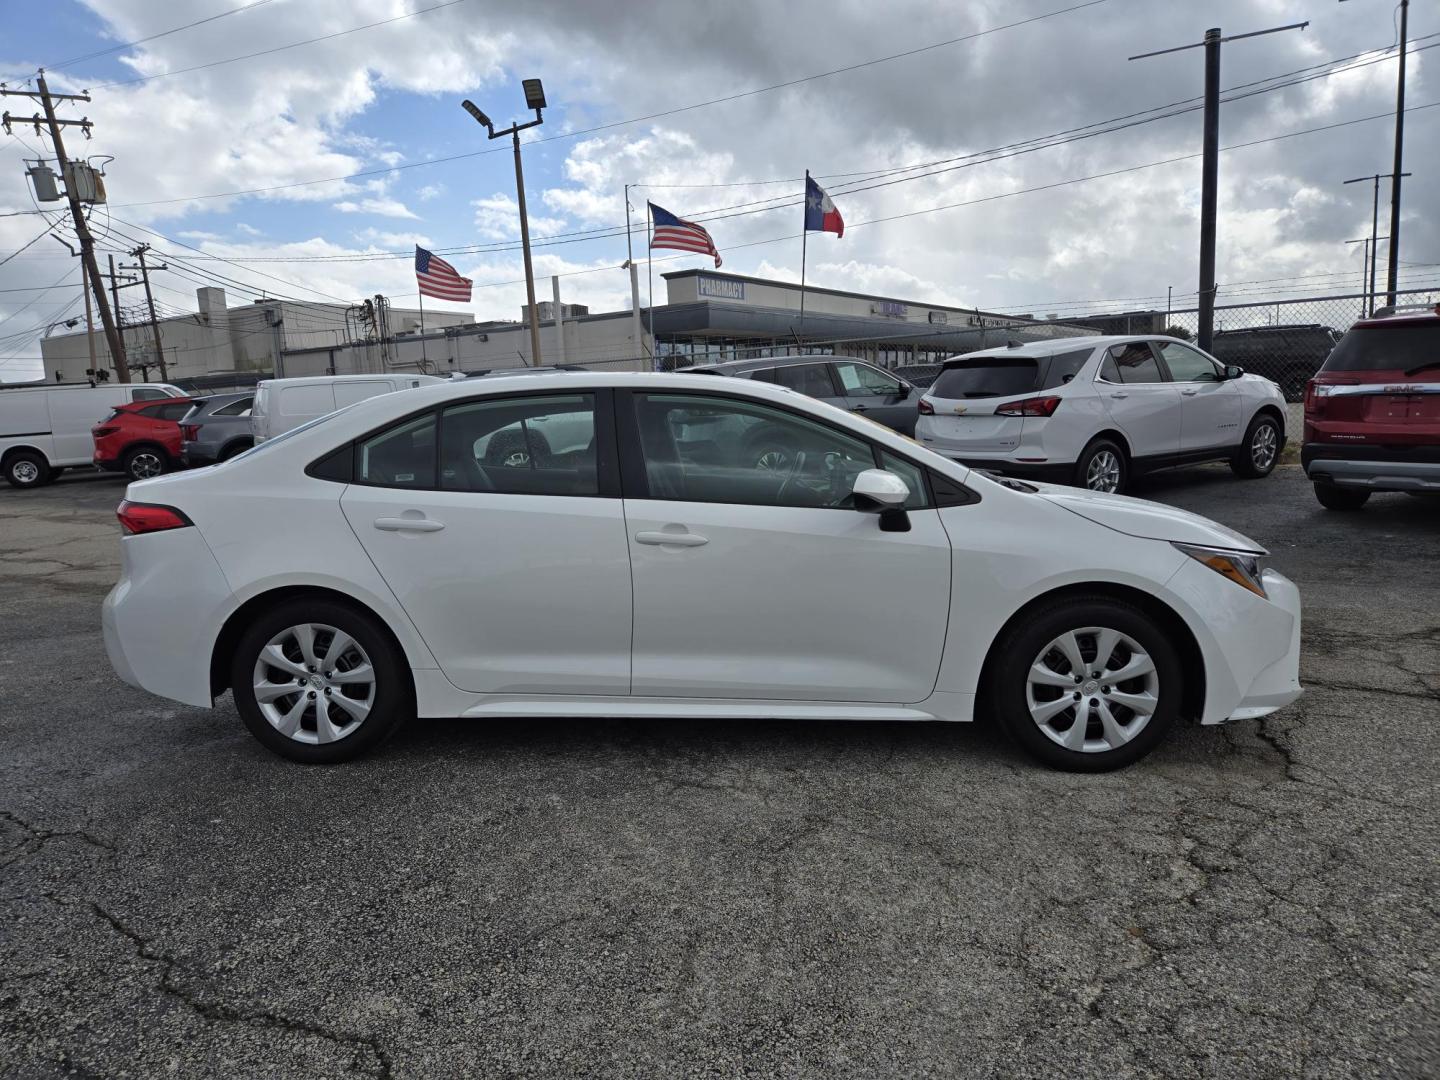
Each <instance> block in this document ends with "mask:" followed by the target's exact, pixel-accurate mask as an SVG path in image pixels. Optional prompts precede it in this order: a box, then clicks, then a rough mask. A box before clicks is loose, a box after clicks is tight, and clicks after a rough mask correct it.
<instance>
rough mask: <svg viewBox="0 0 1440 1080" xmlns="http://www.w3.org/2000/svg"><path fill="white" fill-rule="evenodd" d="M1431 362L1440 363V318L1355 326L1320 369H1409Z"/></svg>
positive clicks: (1438, 369) (1439, 369)
mask: <svg viewBox="0 0 1440 1080" xmlns="http://www.w3.org/2000/svg"><path fill="white" fill-rule="evenodd" d="M1431 362H1436V363H1440V320H1436V321H1435V322H1434V323H1432V324H1421V325H1416V324H1415V323H1411V324H1409V325H1405V324H1400V325H1397V326H1364V327H1360V326H1357V327H1355V328H1353V329H1351V330H1350V331H1348V332H1347V333H1346V334H1345V336H1344V337H1342V338H1341V339H1340V343H1339V344H1338V345H1336V346H1335V348H1334V349H1333V350H1332V351H1331V353H1330V356H1329V357H1328V358H1327V359H1326V361H1325V364H1324V366H1323V367H1322V368H1321V369H1320V370H1321V371H1408V370H1410V369H1411V368H1414V367H1418V366H1419V365H1421V364H1428V363H1431ZM1435 370H1437V371H1440V368H1436V369H1435Z"/></svg>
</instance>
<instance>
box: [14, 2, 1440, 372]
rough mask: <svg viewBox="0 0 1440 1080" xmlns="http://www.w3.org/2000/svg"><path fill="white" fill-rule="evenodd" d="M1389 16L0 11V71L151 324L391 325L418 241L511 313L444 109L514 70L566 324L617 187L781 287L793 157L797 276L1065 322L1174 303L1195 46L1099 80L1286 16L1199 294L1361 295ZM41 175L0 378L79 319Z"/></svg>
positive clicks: (1045, 5)
mask: <svg viewBox="0 0 1440 1080" xmlns="http://www.w3.org/2000/svg"><path fill="white" fill-rule="evenodd" d="M1066 9H1072V10H1066ZM1394 17H1395V15H1394V9H1393V6H1392V3H1391V0H1350V2H1349V3H1343V4H1340V3H1336V2H1335V0H1096V2H1092V3H1089V4H1083V3H1082V0H971V2H967V3H965V4H957V3H947V2H941V0H928V2H924V0H892V2H890V3H886V4H876V3H873V2H872V0H824V2H818V0H814V2H812V0H795V2H792V3H785V4H777V3H773V2H760V0H730V2H729V3H725V4H716V3H698V2H693V0H679V2H674V0H672V2H670V3H659V2H656V0H626V2H624V3H593V2H586V0H564V2H561V0H550V2H547V0H258V2H257V0H249V2H247V0H168V2H167V3H164V4H157V3H155V2H154V0H50V2H47V3H45V4H26V5H12V6H8V10H7V14H6V32H5V35H4V39H3V41H0V81H6V82H8V83H9V84H10V86H11V87H12V88H15V87H22V86H24V84H25V80H26V79H27V78H31V77H32V76H33V74H34V72H35V71H36V69H37V68H39V67H41V66H43V67H44V68H45V69H46V71H47V73H48V77H49V79H50V85H51V89H52V90H56V91H64V92H72V93H73V92H78V91H80V90H82V89H89V91H90V92H91V94H92V96H93V100H92V101H91V102H90V103H89V104H88V105H87V104H83V103H71V104H69V105H67V106H65V107H64V108H63V110H62V113H61V115H62V116H65V117H68V118H79V117H81V116H88V117H89V118H90V119H91V120H92V121H93V122H94V125H95V129H94V138H93V139H92V140H90V141H89V142H87V141H86V140H85V139H84V138H83V137H82V136H81V135H80V133H79V131H78V130H74V129H72V130H71V131H70V132H69V133H68V134H67V135H66V141H67V149H69V150H70V152H71V153H72V155H76V156H79V155H113V157H114V161H113V162H111V163H109V164H108V165H107V166H106V174H107V186H108V192H109V199H110V205H109V206H108V207H106V208H101V209H97V210H96V211H95V213H94V215H93V217H92V225H93V226H94V228H95V231H96V232H97V234H98V235H99V236H101V237H103V239H102V241H101V246H100V250H101V251H102V253H104V252H116V253H119V252H123V251H124V250H126V249H128V248H132V247H134V246H135V244H136V243H138V242H139V241H141V240H148V241H149V242H151V243H152V244H153V245H154V246H155V248H156V249H157V250H158V251H159V252H161V253H163V256H164V257H165V258H166V259H167V261H169V263H170V266H171V267H172V269H171V270H168V271H165V272H162V273H159V274H157V275H156V276H155V281H156V284H157V287H158V290H159V291H158V293H157V301H158V302H159V303H160V304H162V305H163V306H164V307H165V308H166V309H167V310H170V311H193V310H194V308H195V303H194V290H195V288H196V286H197V285H199V284H220V283H223V284H224V285H225V286H226V288H227V291H228V292H229V294H230V297H231V299H232V301H233V302H244V301H246V300H249V299H251V298H253V297H255V296H258V295H260V294H261V293H262V292H263V293H265V294H268V295H281V296H290V297H299V298H303V299H311V300H330V299H343V300H345V301H352V300H355V299H358V298H360V297H364V296H368V295H373V294H375V293H384V294H385V295H387V296H389V297H390V298H391V300H392V302H393V303H395V304H397V305H412V304H413V303H414V301H415V295H414V294H415V284H414V277H413V273H412V270H411V262H410V258H409V254H408V252H409V251H410V249H411V248H412V246H413V245H414V244H415V243H419V244H422V245H424V246H427V247H430V248H433V249H435V250H438V251H450V250H455V249H459V250H456V253H455V254H453V255H450V256H448V257H449V258H450V261H452V262H454V263H455V265H456V266H457V268H458V269H459V270H460V272H461V273H463V274H465V275H466V276H468V277H472V278H473V279H474V280H475V282H476V285H477V290H476V293H475V300H474V302H473V303H472V304H470V305H448V306H451V307H463V308H464V309H465V310H473V311H474V312H475V314H476V316H477V317H479V318H482V319H484V318H515V317H517V315H518V312H519V309H520V306H521V304H522V303H523V297H524V287H523V284H520V283H517V279H519V278H521V277H522V274H523V270H522V266H521V261H520V257H519V253H518V251H517V250H516V243H517V240H518V224H517V219H516V213H515V186H514V172H513V167H512V160H511V157H510V154H509V152H508V150H509V147H508V143H507V142H495V143H488V142H487V141H486V140H485V139H484V132H483V129H481V128H479V127H478V126H477V125H476V124H475V123H474V121H472V120H471V119H470V118H469V116H468V115H466V114H465V113H464V112H463V111H462V110H461V109H460V106H459V102H460V101H461V100H462V99H463V98H465V97H471V98H473V99H474V100H475V101H476V102H477V104H479V105H480V106H481V107H482V108H483V109H484V110H485V111H487V112H488V113H489V114H490V115H491V116H492V117H494V118H495V119H496V120H497V121H498V122H502V123H503V122H508V121H509V120H510V119H512V118H513V119H523V118H525V112H524V99H523V94H522V92H521V89H520V80H521V79H522V78H526V77H530V76H539V77H542V78H543V79H544V81H545V90H546V94H547V96H548V98H549V101H550V108H549V109H548V110H547V111H546V114H545V123H544V125H543V126H542V127H539V128H536V129H534V130H532V131H530V132H527V133H526V134H527V136H528V137H529V141H528V143H527V146H526V149H525V168H526V182H527V190H528V194H529V209H530V221H531V233H532V236H533V237H534V238H535V240H536V247H535V269H536V274H537V276H540V275H544V276H546V277H548V275H551V274H562V275H565V276H564V277H562V278H561V282H562V289H563V291H564V296H565V299H566V300H567V301H575V302H581V303H588V304H590V305H591V306H592V310H615V309H620V308H626V307H628V306H629V282H628V275H627V274H626V273H625V272H624V271H622V270H620V269H619V268H618V267H619V264H620V263H621V262H622V261H623V260H624V258H625V255H626V240H625V235H624V232H623V226H624V224H625V219H626V213H625V206H624V200H623V198H622V189H623V186H624V185H625V184H626V183H631V184H643V185H648V186H647V187H645V188H642V189H640V190H639V191H638V192H632V201H633V202H634V203H635V205H636V206H637V208H638V210H639V213H638V215H637V222H639V223H640V224H639V234H638V236H637V240H636V245H637V251H638V250H641V249H643V246H644V245H643V215H644V203H645V199H646V198H647V197H649V198H651V199H653V200H654V201H656V202H658V203H660V204H661V205H663V206H665V207H666V208H668V209H670V210H672V211H674V212H676V213H679V214H681V215H683V216H689V217H694V216H701V217H704V216H705V215H707V214H709V213H711V212H714V213H715V214H716V215H717V216H716V217H715V219H714V220H713V221H710V222H709V223H708V224H709V227H710V230H711V232H712V234H713V235H714V237H715V239H716V242H717V243H718V244H719V246H720V248H721V250H722V253H723V254H724V256H725V269H726V270H733V271H736V272H739V273H745V274H755V275H760V276H767V277H780V278H798V275H799V269H800V242H799V238H798V237H799V223H800V222H799V218H800V209H799V198H800V192H801V184H800V181H799V179H798V178H799V177H801V176H802V175H803V174H804V171H805V170H806V169H807V168H808V169H809V170H810V171H811V172H812V173H813V174H815V175H816V176H817V177H820V178H822V179H821V182H822V183H823V184H825V185H826V187H827V188H828V189H829V190H830V192H831V195H832V197H833V198H834V200H835V202H836V204H837V205H838V206H839V208H840V210H841V212H842V213H843V214H844V216H845V220H846V222H847V226H848V228H847V232H846V235H845V237H844V238H843V239H840V240H837V239H836V238H835V237H833V236H821V235H818V234H817V235H816V236H815V237H813V238H812V240H811V243H810V257H809V269H808V276H809V280H810V281H811V282H813V283H815V284H817V285H828V286H832V287H837V288H845V289H853V290H859V291H867V292H877V293H882V294H886V295H895V296H898V297H901V298H910V299H916V300H921V301H924V300H935V301H950V302H954V303H963V304H966V305H970V304H974V305H979V306H981V307H986V308H989V309H992V310H1005V311H1014V312H1035V313H1037V314H1049V313H1052V312H1056V313H1062V314H1064V313H1075V312H1079V311H1081V310H1088V309H1102V308H1103V309H1119V308H1124V307H1140V306H1148V305H1150V304H1152V303H1155V302H1157V298H1158V302H1159V303H1161V304H1163V302H1164V298H1165V293H1166V289H1167V287H1170V286H1173V288H1174V293H1175V297H1176V300H1175V303H1176V306H1177V307H1181V306H1189V305H1191V304H1193V302H1194V290H1195V287H1196V243H1197V240H1196V237H1197V229H1198V203H1199V177H1200V164H1199V161H1198V160H1196V159H1193V158H1186V157H1185V155H1191V154H1194V153H1196V152H1197V151H1198V150H1199V147H1200V113H1199V112H1198V111H1183V110H1185V109H1187V108H1188V107H1189V106H1191V105H1194V104H1196V102H1194V101H1193V100H1191V99H1194V98H1195V97H1196V96H1197V95H1199V93H1200V92H1201V89H1202V84H1203V69H1202V54H1201V51H1200V50H1192V51H1189V52H1183V53H1177V54H1173V55H1169V56H1163V57H1156V58H1154V59H1148V60H1139V61H1134V62H1128V61H1127V60H1126V57H1128V56H1130V55H1132V54H1135V53H1141V52H1146V51H1149V50H1153V49H1160V48H1165V47H1168V46H1172V45H1179V44H1184V43H1186V42H1189V41H1198V40H1199V39H1200V37H1201V36H1202V35H1203V33H1204V31H1205V29H1206V28H1207V27H1209V26H1220V27H1222V28H1223V30H1224V31H1225V32H1226V33H1227V34H1238V33H1244V32H1247V31H1254V30H1261V29H1265V28H1268V27H1270V26H1275V25H1281V24H1284V23H1289V22H1297V21H1301V20H1309V21H1310V25H1309V27H1308V28H1307V29H1305V30H1304V31H1300V32H1297V31H1292V32H1288V33H1282V34H1275V35H1271V36H1268V37H1261V38H1255V39H1251V40H1247V41H1239V42H1235V43H1233V44H1231V45H1227V46H1226V47H1225V55H1224V62H1223V72H1222V85H1223V86H1224V87H1226V88H1243V89H1239V90H1238V91H1237V93H1238V94H1242V95H1247V96H1239V97H1237V99H1236V100H1234V101H1233V102H1230V103H1228V104H1227V105H1226V106H1225V107H1224V109H1223V111H1222V120H1221V143H1222V146H1232V145H1234V144H1240V143H1252V142H1255V141H1256V140H1270V141H1264V142H1259V143H1258V144H1257V145H1252V146H1244V147H1236V148H1235V149H1233V150H1229V151H1227V152H1226V153H1225V154H1223V155H1222V158H1221V167H1220V168H1221V194H1220V234H1219V256H1218V262H1219V266H1218V278H1219V280H1220V282H1221V293H1220V296H1221V302H1222V303H1223V302H1225V300H1226V299H1230V300H1232V301H1236V300H1240V299H1249V298H1252V297H1254V298H1260V297H1264V298H1269V297H1272V296H1285V295H1302V294H1315V295H1319V294H1324V293H1328V292H1338V291H1347V292H1348V291H1352V289H1353V287H1354V285H1355V284H1356V283H1357V282H1358V281H1359V279H1360V273H1361V269H1360V268H1361V259H1362V254H1361V252H1360V250H1359V249H1360V245H1358V244H1356V245H1347V244H1346V243H1345V241H1347V240H1349V239H1351V238H1354V237H1359V236H1362V235H1366V234H1368V232H1369V226H1370V187H1369V185H1367V184H1353V185H1350V186H1349V187H1346V186H1344V185H1343V184H1342V183H1341V182H1342V181H1343V180H1345V179H1347V178H1349V177H1352V176H1357V175H1362V174H1371V173H1375V172H1388V171H1389V170H1390V162H1391V154H1392V152H1393V151H1392V146H1393V143H1392V138H1393V123H1392V121H1391V120H1390V119H1389V118H1388V117H1384V118H1381V119H1372V120H1364V118H1366V117H1373V116H1376V115H1377V114H1388V113H1389V112H1390V111H1391V110H1393V108H1394V104H1395V77H1396V63H1395V60H1394V52H1393V45H1394V43H1395V40H1396V28H1395V22H1394ZM198 20H205V21H201V22H199V23H198V25H193V26H189V27H187V28H184V29H177V28H180V27H185V25H186V24H189V23H196V22H197V21H198ZM371 24H379V25H371ZM169 31H174V32H169ZM1430 35H1433V36H1430ZM322 36H323V37H326V40H320V41H312V40H310V39H315V38H320V37H322ZM145 39H148V40H145ZM1410 39H1411V42H1412V49H1421V50H1424V49H1426V48H1427V47H1428V46H1432V45H1434V44H1440V7H1437V6H1435V5H1432V4H1425V3H1421V4H1415V5H1412V12H1411V21H1410ZM299 43H304V44H299ZM292 45H293V47H288V46H292ZM1386 49H1391V50H1392V51H1390V52H1388V53H1386V52H1384V51H1383V50H1386ZM1372 50H1373V51H1372ZM257 53H264V55H251V54H257ZM1347 57H1353V59H1350V60H1348V61H1346V59H1345V58H1347ZM1436 59H1440V53H1432V52H1429V51H1419V52H1412V54H1411V56H1410V58H1409V78H1408V97H1407V104H1408V105H1409V106H1411V108H1412V109H1413V110H1414V111H1412V112H1411V113H1410V114H1409V115H1408V117H1407V127H1406V135H1407V138H1406V161H1405V165H1406V168H1407V169H1409V170H1411V171H1413V172H1414V173H1415V176H1414V177H1413V178H1412V179H1411V180H1410V181H1409V182H1408V186H1407V187H1406V199H1405V208H1406V219H1405V228H1404V231H1403V233H1402V235H1403V238H1404V243H1403V247H1402V250H1401V252H1400V257H1401V259H1402V260H1404V264H1403V265H1402V268H1401V269H1402V275H1401V283H1402V285H1404V284H1407V283H1409V284H1415V285H1426V284H1430V283H1433V282H1440V223H1437V219H1440V196H1437V194H1436V193H1437V191H1440V187H1437V182H1440V107H1437V108H1429V109H1427V108H1424V106H1426V105H1431V104H1435V103H1440V80H1437V78H1436V76H1435V72H1436V71H1437V70H1440V65H1437V63H1436ZM1340 61H1345V63H1344V64H1343V65H1341V66H1343V67H1345V68H1347V70H1343V71H1340V72H1338V73H1335V74H1326V73H1327V72H1330V71H1332V70H1333V69H1334V68H1335V67H1336V66H1337V62H1340ZM825 73H830V74H825ZM1313 75H1323V77H1317V78H1310V79H1308V81H1303V82H1298V83H1293V84H1292V85H1288V86H1283V87H1280V88H1278V89H1270V87H1271V86H1273V85H1274V83H1273V82H1271V81H1262V80H1275V81H1281V82H1284V81H1291V80H1294V79H1297V78H1302V77H1305V76H1313ZM812 76H820V77H812ZM1282 76H1284V77H1285V78H1278V77H1282ZM1251 91H1261V92H1254V93H1252V92H1251ZM4 105H5V106H6V107H8V109H9V111H10V112H11V113H12V114H16V113H20V114H29V113H31V112H33V111H34V106H33V105H32V104H31V103H30V102H29V100H28V99H24V98H13V97H12V98H6V99H5V101H4ZM1167 106H1169V107H1170V108H1168V109H1167V108H1165V107H1167ZM1126 117H1128V118H1129V119H1127V120H1124V121H1123V123H1124V124H1126V125H1127V126H1124V127H1121V128H1119V129H1118V130H1113V129H1115V128H1116V126H1117V125H1116V123H1115V122H1116V121H1119V120H1120V118H1126ZM1134 121H1144V122H1139V123H1136V122H1134ZM1349 121H1361V122H1358V123H1348V122H1349ZM1334 125H1345V126H1338V127H1337V126H1334ZM1317 128H1324V129H1327V130H1320V131H1312V130H1311V129H1317ZM1297 132H1299V133H1302V134H1296V135H1294V137H1290V138H1280V139H1277V138H1276V137H1277V136H1285V135H1289V134H1291V133H1297ZM1305 132H1308V133H1305ZM1075 135H1086V136H1088V137H1085V138H1081V139H1075V138H1073V136H1075ZM1056 136H1060V137H1061V140H1062V141H1059V143H1058V145H1057V144H1055V143H1056V142H1057V140H1056V139H1055V138H1054V137H1056ZM38 153H48V138H37V137H36V136H35V134H34V131H33V129H30V128H25V127H23V126H21V125H18V124H17V125H16V126H15V135H13V136H5V135H3V134H0V260H8V261H6V262H4V264H3V265H0V379H18V378H27V377H34V376H35V375H38V374H39V371H40V367H39V361H38V356H39V346H38V337H39V335H40V334H41V333H43V332H44V330H45V328H46V326H47V325H48V324H51V323H52V322H54V321H56V320H63V319H69V318H73V317H74V315H75V314H76V313H77V312H78V313H83V307H82V306H81V301H80V293H79V288H78V281H79V272H78V269H77V265H76V264H77V261H76V260H74V259H71V258H70V257H69V256H67V255H66V254H65V252H64V250H63V249H62V248H61V247H60V245H59V244H57V243H56V242H55V241H54V240H53V239H50V238H48V237H42V238H40V239H38V240H37V237H38V236H39V235H40V234H41V232H42V230H43V229H44V228H45V227H46V225H47V218H45V217H43V216H41V215H39V214H37V213H36V212H35V211H36V209H37V204H35V203H34V202H33V200H32V198H31V195H30V191H29V186H28V183H27V181H26V178H25V175H24V171H23V170H24V164H23V162H24V159H25V158H27V157H33V156H35V155H37V154H38ZM1175 158H1182V160H1173V161H1172V160H1170V159H1175ZM917 165H923V166H925V167H923V168H913V169H907V167H909V166H917ZM357 174H359V175H357ZM1099 174H1110V175H1099ZM1383 198H1384V194H1383V193H1382V200H1383ZM40 205H42V206H43V207H44V208H45V209H46V210H47V211H51V213H50V219H53V220H55V221H61V220H62V218H61V216H60V215H58V214H55V213H53V208H54V207H55V206H56V205H59V206H61V207H63V205H64V204H63V203H62V204H40ZM1381 215H1382V220H1381V225H1382V228H1381V233H1382V235H1383V234H1384V233H1385V232H1386V231H1387V228H1386V225H1387V222H1386V209H1385V206H1384V204H1383V202H1382V209H1381ZM544 238H548V239H544ZM32 240H33V241H36V242H35V243H33V245H32V246H30V247H28V248H26V249H25V250H23V251H20V250H19V249H21V248H22V246H24V245H26V244H27V243H29V242H30V241H32ZM101 261H102V263H103V262H104V255H103V254H102V256H101ZM127 261H128V260H127ZM1426 264H1430V265H1426ZM702 265H706V260H704V259H701V258H699V257H695V256H688V255H686V256H680V257H678V258H677V257H673V253H671V255H670V257H667V258H666V259H665V261H663V262H662V261H660V260H659V258H658V256H657V261H656V263H655V275H656V294H657V297H659V296H661V295H662V282H661V280H660V278H659V274H660V273H661V272H663V271H667V270H675V269H684V268H689V267H694V266H702ZM1382 274H1383V262H1382ZM1326 275H1330V276H1326ZM57 282H59V284H58V285H57V286H56V287H54V288H47V287H48V286H51V285H55V283H57ZM539 288H540V292H541V295H542V297H548V296H549V295H550V286H549V281H548V280H545V281H542V282H541V283H540V286H539ZM645 289H646V284H645V281H644V275H643V273H642V281H641V290H642V302H643V299H644V291H645ZM130 295H131V296H134V295H136V294H134V293H132V294H130ZM436 306H445V305H438V304H437V305H436Z"/></svg>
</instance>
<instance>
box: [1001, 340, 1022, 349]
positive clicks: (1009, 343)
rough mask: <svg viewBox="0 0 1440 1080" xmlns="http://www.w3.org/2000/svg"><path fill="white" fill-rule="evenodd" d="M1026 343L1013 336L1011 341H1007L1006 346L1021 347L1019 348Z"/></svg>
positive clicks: (1009, 347)
mask: <svg viewBox="0 0 1440 1080" xmlns="http://www.w3.org/2000/svg"><path fill="white" fill-rule="evenodd" d="M1024 344H1025V343H1024V342H1023V341H1016V340H1015V339H1014V338H1013V337H1012V338H1011V339H1010V340H1009V341H1007V342H1005V347H1006V348H1007V349H1019V348H1022V347H1023V346H1024Z"/></svg>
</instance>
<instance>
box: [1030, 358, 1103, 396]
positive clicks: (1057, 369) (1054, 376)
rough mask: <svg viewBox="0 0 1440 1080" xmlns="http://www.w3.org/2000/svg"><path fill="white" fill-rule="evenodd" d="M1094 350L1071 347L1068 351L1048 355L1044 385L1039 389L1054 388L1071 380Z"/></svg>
mask: <svg viewBox="0 0 1440 1080" xmlns="http://www.w3.org/2000/svg"><path fill="white" fill-rule="evenodd" d="M1094 351H1095V350H1094V349H1073V350H1071V351H1070V352H1063V353H1056V354H1055V355H1054V356H1052V357H1050V363H1049V366H1047V367H1046V369H1045V385H1044V386H1042V387H1040V388H1039V389H1041V390H1054V389H1055V388H1056V387H1057V386H1064V385H1066V384H1067V383H1069V382H1071V381H1073V380H1074V378H1075V376H1076V375H1079V374H1080V369H1081V368H1083V367H1084V366H1085V362H1086V361H1087V360H1089V359H1090V355H1091V354H1092V353H1093V352H1094Z"/></svg>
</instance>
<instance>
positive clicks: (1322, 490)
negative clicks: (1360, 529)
mask: <svg viewBox="0 0 1440 1080" xmlns="http://www.w3.org/2000/svg"><path fill="white" fill-rule="evenodd" d="M1315 498H1317V499H1319V500H1320V505H1321V506H1323V507H1325V509H1326V510H1359V509H1360V508H1361V507H1362V506H1364V505H1365V504H1366V503H1367V502H1369V501H1370V492H1368V491H1366V490H1365V489H1364V488H1345V487H1339V486H1338V485H1336V484H1316V485H1315Z"/></svg>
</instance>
